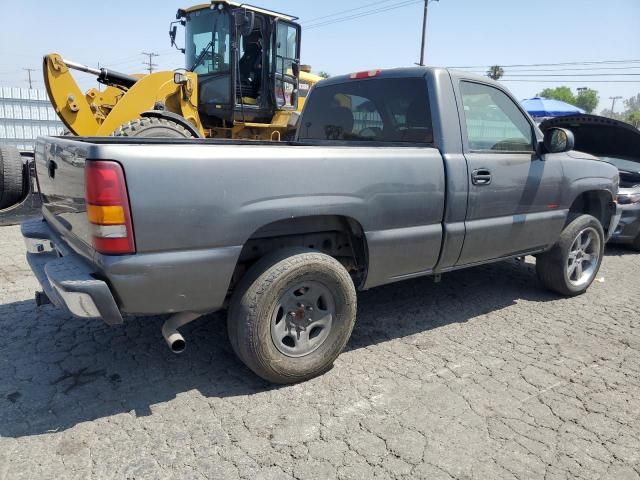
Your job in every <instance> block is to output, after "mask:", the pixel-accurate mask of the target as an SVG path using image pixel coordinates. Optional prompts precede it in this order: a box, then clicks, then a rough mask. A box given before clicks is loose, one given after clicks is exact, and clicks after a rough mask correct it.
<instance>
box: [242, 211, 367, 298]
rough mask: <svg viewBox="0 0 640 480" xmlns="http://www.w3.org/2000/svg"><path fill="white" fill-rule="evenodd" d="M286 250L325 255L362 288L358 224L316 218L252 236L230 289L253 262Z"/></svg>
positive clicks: (363, 249) (363, 246) (363, 259)
mask: <svg viewBox="0 0 640 480" xmlns="http://www.w3.org/2000/svg"><path fill="white" fill-rule="evenodd" d="M289 247H303V248H309V249H313V250H317V251H320V252H323V253H326V254H327V255H330V256H332V257H334V258H335V259H337V260H338V261H339V262H340V263H342V265H344V267H345V268H346V269H347V270H348V271H349V273H350V274H351V277H352V278H353V281H354V283H355V285H356V287H357V286H360V285H363V284H364V281H365V277H366V272H367V265H368V253H367V240H366V238H365V235H364V230H363V229H362V226H361V225H360V223H358V222H357V221H356V220H354V219H353V218H350V217H345V216H340V215H316V216H309V217H297V218H289V219H285V220H280V221H277V222H273V223H270V224H268V225H265V226H263V227H261V228H260V229H258V230H257V231H256V232H254V233H253V235H251V237H249V239H248V240H247V241H246V242H245V244H244V247H243V248H242V252H241V253H240V258H239V259H238V263H237V264H236V268H235V271H234V273H233V277H232V281H231V287H230V289H231V290H232V289H233V287H234V285H236V284H237V282H238V281H239V280H240V278H242V276H243V275H244V274H245V272H246V271H247V270H248V269H249V268H250V267H251V266H252V265H253V264H254V263H255V262H256V261H257V260H259V259H260V258H262V257H263V256H265V255H266V254H269V253H271V252H274V251H276V250H280V249H282V248H289Z"/></svg>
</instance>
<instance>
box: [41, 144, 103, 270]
mask: <svg viewBox="0 0 640 480" xmlns="http://www.w3.org/2000/svg"><path fill="white" fill-rule="evenodd" d="M86 152H87V149H86V146H85V145H83V144H81V143H80V142H73V141H70V140H65V139H61V138H53V137H45V138H40V139H38V143H37V146H36V152H35V163H36V174H37V179H38V186H39V190H40V195H41V198H42V213H43V215H44V217H45V219H46V220H47V222H48V223H49V224H50V225H51V226H52V227H53V228H54V229H55V230H56V231H57V232H58V233H59V234H60V235H62V236H63V237H64V238H65V240H66V241H67V242H69V244H70V246H71V247H73V248H74V250H76V251H78V253H80V254H82V255H84V256H86V257H89V258H90V257H91V256H92V255H93V248H92V246H91V232H90V225H89V221H88V219H87V215H86V204H85V198H84V196H85V187H84V181H85V180H84V166H85V158H86Z"/></svg>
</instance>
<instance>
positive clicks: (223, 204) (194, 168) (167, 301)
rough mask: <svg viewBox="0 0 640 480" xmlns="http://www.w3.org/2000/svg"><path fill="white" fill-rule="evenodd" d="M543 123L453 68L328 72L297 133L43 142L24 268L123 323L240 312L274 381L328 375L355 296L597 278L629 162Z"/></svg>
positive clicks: (256, 361) (571, 286)
mask: <svg viewBox="0 0 640 480" xmlns="http://www.w3.org/2000/svg"><path fill="white" fill-rule="evenodd" d="M572 147H573V137H572V134H571V132H569V131H567V130H563V129H553V128H552V129H549V130H548V131H547V132H546V134H545V135H544V136H543V134H542V133H541V132H540V130H538V128H537V127H536V126H535V124H534V123H533V122H532V120H531V119H530V118H529V117H528V116H527V114H526V113H525V112H524V111H523V110H522V108H521V107H520V105H519V104H518V102H517V101H515V100H514V98H513V97H512V96H511V95H510V93H509V92H508V91H507V90H505V89H504V87H503V86H502V85H500V84H498V83H495V82H492V81H491V80H489V79H487V78H484V77H477V76H472V75H468V74H466V73H460V72H453V71H449V70H446V69H439V68H409V69H396V70H388V71H379V70H375V71H371V72H362V73H357V74H353V75H349V76H341V77H335V78H332V79H329V80H326V81H323V82H321V83H319V84H318V85H317V86H316V87H315V88H314V90H313V91H312V93H311V94H310V96H309V98H308V100H307V104H306V107H305V110H304V112H303V114H302V116H301V118H300V119H299V122H298V127H297V132H296V136H295V140H294V141H291V142H278V143H275V142H274V143H266V142H263V143H260V142H252V141H216V140H185V139H172V138H164V139H163V138H122V137H120V138H51V137H47V138H41V139H39V140H38V144H37V148H36V155H35V161H36V170H37V180H38V187H39V191H40V192H41V193H40V194H41V196H42V201H43V205H44V206H43V209H42V214H43V218H42V219H41V220H39V221H35V222H30V223H25V224H23V226H22V232H23V236H24V237H25V241H26V243H27V249H28V254H27V256H28V260H29V263H30V265H31V268H32V270H33V272H34V273H35V275H36V276H37V277H38V279H39V281H40V283H41V285H42V287H43V290H44V291H43V292H38V295H37V300H38V301H39V302H40V303H46V302H49V301H50V302H52V303H54V304H55V305H57V306H60V307H65V308H67V309H68V310H69V311H70V312H71V313H72V314H73V315H75V316H77V317H82V318H101V319H102V320H104V321H105V322H107V323H108V324H110V325H117V324H121V323H122V322H123V316H124V315H136V316H144V315H158V314H171V316H170V317H169V318H168V319H167V321H166V322H165V324H164V325H163V327H162V333H163V335H164V337H165V339H166V341H167V342H168V344H169V346H170V347H171V348H172V350H174V351H175V352H180V351H182V350H183V349H184V348H185V339H184V338H183V337H182V336H181V335H180V333H179V332H178V328H180V327H181V326H182V325H184V324H186V323H188V322H191V321H193V320H195V319H196V318H198V317H200V316H202V315H204V314H207V313H210V312H214V311H217V310H221V309H227V310H228V312H227V318H228V320H227V327H228V332H229V338H230V342H231V344H232V346H233V349H234V351H235V352H236V353H237V355H238V357H239V358H240V359H241V360H242V361H243V362H244V363H245V364H246V365H247V366H249V367H250V368H251V369H252V370H253V371H254V372H255V373H256V374H258V375H260V376H261V377H263V378H265V379H267V380H269V381H271V382H278V383H291V382H297V381H301V380H305V379H308V378H311V377H313V376H315V375H318V374H321V373H322V372H324V371H326V370H327V369H329V368H330V367H331V365H332V364H333V361H334V360H335V359H336V357H337V356H338V355H339V354H340V352H341V351H342V349H343V348H344V346H345V344H346V343H347V341H348V339H349V336H350V334H351V331H352V328H353V326H354V322H355V317H356V290H357V289H360V290H364V289H369V288H373V287H377V286H379V285H384V284H387V283H390V282H396V281H399V280H404V279H409V278H415V277H419V276H423V275H434V276H438V275H441V274H443V273H445V272H449V271H452V270H456V269H460V268H466V267H471V266H475V265H480V264H484V263H488V262H495V261H498V260H503V259H508V258H512V257H522V256H524V255H535V256H536V257H537V272H538V277H539V279H540V282H541V283H542V285H544V286H545V287H547V288H549V289H551V290H553V291H555V292H558V293H560V294H562V295H577V294H580V293H582V292H584V291H585V290H586V289H587V288H588V287H589V285H590V284H591V282H592V281H593V280H594V278H595V277H596V275H597V272H598V269H599V267H600V263H601V261H602V258H603V248H604V244H605V241H606V239H607V238H608V236H609V235H610V234H611V232H612V231H613V230H614V228H615V225H616V223H617V220H618V218H619V208H618V207H617V205H616V203H615V198H616V193H617V190H618V182H619V177H618V171H617V169H616V168H615V167H613V166H612V165H610V164H608V163H605V162H602V161H599V160H598V159H596V158H595V157H592V156H590V155H587V154H582V153H579V152H575V151H573V150H572Z"/></svg>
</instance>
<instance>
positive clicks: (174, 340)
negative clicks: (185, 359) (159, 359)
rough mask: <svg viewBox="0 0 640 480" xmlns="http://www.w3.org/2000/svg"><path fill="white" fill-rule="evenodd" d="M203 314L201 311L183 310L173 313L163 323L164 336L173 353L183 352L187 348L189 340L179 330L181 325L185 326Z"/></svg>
mask: <svg viewBox="0 0 640 480" xmlns="http://www.w3.org/2000/svg"><path fill="white" fill-rule="evenodd" d="M201 316H202V314H201V313H193V312H181V313H176V314H174V315H171V317H170V318H169V319H168V320H167V321H166V322H164V324H162V336H163V337H164V339H165V341H166V342H167V345H169V348H170V349H171V351H172V352H173V353H182V352H184V350H185V348H187V342H186V341H185V339H184V337H183V336H182V335H181V334H180V332H178V329H179V328H180V327H184V326H185V325H186V324H187V323H191V322H193V321H194V320H197V319H198V318H200V317H201Z"/></svg>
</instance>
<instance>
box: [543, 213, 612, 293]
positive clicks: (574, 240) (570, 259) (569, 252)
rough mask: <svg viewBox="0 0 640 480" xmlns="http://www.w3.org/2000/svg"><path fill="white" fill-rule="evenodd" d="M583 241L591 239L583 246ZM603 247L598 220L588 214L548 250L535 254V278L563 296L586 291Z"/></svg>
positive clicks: (599, 260) (602, 254)
mask: <svg viewBox="0 0 640 480" xmlns="http://www.w3.org/2000/svg"><path fill="white" fill-rule="evenodd" d="M579 236H580V238H578V237H579ZM587 238H590V239H591V240H590V242H588V246H585V245H587V242H586V240H587ZM604 244H605V236H604V231H603V229H602V225H601V224H600V222H599V221H598V219H596V218H595V217H593V216H591V215H580V216H578V217H576V218H575V219H573V220H571V221H570V222H569V224H568V225H567V226H566V227H565V228H564V230H563V231H562V233H561V234H560V239H559V240H558V242H557V243H556V244H555V245H554V246H553V247H552V248H551V250H549V251H548V252H545V253H543V254H541V255H538V258H537V260H536V272H537V274H538V278H539V279H540V281H541V282H542V284H543V285H544V286H545V287H546V288H547V289H549V290H552V291H554V292H556V293H559V294H561V295H564V296H567V297H573V296H576V295H580V294H582V293H584V292H586V291H587V289H588V288H589V286H591V284H592V283H593V281H594V280H595V278H596V276H597V275H598V271H599V270H600V265H601V264H602V258H603V256H604Z"/></svg>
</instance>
